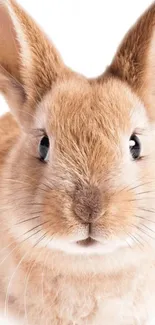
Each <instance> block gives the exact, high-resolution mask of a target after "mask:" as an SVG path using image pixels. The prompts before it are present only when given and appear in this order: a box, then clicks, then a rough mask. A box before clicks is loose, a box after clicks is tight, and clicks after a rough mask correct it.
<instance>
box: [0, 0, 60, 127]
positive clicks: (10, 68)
mask: <svg viewBox="0 0 155 325" xmlns="http://www.w3.org/2000/svg"><path fill="white" fill-rule="evenodd" d="M63 68H64V65H63V62H62V60H61V58H60V56H59V54H58V52H57V51H56V49H55V48H54V46H53V44H52V43H51V42H50V41H49V40H48V38H47V37H46V35H45V34H44V33H43V32H42V31H41V30H40V28H39V27H38V26H37V24H36V23H35V22H34V21H33V19H32V18H31V17H30V16H29V15H28V14H27V13H25V11H24V10H23V9H22V8H21V7H20V6H19V5H18V4H17V3H16V2H15V1H14V0H0V91H1V92H2V93H3V94H4V96H5V97H6V100H7V101H8V103H9V106H10V108H11V109H12V110H13V113H14V114H15V115H16V117H17V119H18V120H19V121H20V123H23V119H22V117H23V116H24V120H26V119H28V116H29V119H30V114H24V113H29V112H30V113H31V114H32V112H34V111H35V108H36V103H38V102H39V101H40V100H41V99H42V96H43V95H44V94H45V93H46V92H47V91H48V90H49V89H50V88H51V86H52V84H53V83H54V82H55V81H56V79H57V77H58V76H59V75H60V73H61V71H62V70H63ZM31 116H32V115H31ZM31 119H32V118H31Z"/></svg>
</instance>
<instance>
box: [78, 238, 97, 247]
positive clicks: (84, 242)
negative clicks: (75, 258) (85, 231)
mask: <svg viewBox="0 0 155 325" xmlns="http://www.w3.org/2000/svg"><path fill="white" fill-rule="evenodd" d="M76 243H77V244H78V245H80V246H84V247H90V246H94V245H96V244H97V241H96V240H95V239H93V238H91V237H88V238H86V239H84V240H79V241H77V242H76Z"/></svg>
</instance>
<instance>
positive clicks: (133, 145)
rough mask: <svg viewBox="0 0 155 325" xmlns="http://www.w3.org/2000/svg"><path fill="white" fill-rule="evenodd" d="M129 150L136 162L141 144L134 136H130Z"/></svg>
mask: <svg viewBox="0 0 155 325" xmlns="http://www.w3.org/2000/svg"><path fill="white" fill-rule="evenodd" d="M129 149H130V153H131V156H132V158H133V159H134V160H138V159H139V158H140V157H141V143H140V140H139V138H138V136H137V135H136V134H132V136H131V138H130V141H129Z"/></svg>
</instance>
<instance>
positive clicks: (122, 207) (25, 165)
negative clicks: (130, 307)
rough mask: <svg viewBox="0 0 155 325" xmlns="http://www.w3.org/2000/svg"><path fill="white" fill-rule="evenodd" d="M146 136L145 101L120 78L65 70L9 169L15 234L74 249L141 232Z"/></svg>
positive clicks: (149, 133) (120, 243)
mask: <svg viewBox="0 0 155 325" xmlns="http://www.w3.org/2000/svg"><path fill="white" fill-rule="evenodd" d="M111 94H112V96H111ZM21 134H22V133H21ZM152 141H153V129H151V123H150V121H149V119H148V117H147V114H146V109H145V108H144V105H143V104H142V103H141V102H140V100H139V99H138V98H137V97H136V95H134V94H133V93H132V92H131V91H130V89H129V88H128V87H127V86H126V85H124V84H123V83H122V82H121V81H119V80H116V79H115V78H110V79H107V80H105V81H104V82H102V83H101V84H100V83H97V82H96V81H92V82H91V83H89V82H88V81H87V80H86V79H85V78H83V77H76V75H74V74H71V75H70V76H69V78H66V79H64V81H61V82H59V83H58V84H55V86H54V87H53V89H52V90H49V91H48V93H47V94H46V95H45V96H44V98H43V100H42V101H41V102H40V103H39V104H38V107H37V113H36V115H35V116H34V126H33V128H32V129H31V130H30V132H27V133H23V134H22V138H21V139H20V141H19V143H18V144H17V148H16V151H13V152H12V156H11V159H12V166H11V169H10V168H9V170H7V174H8V172H9V173H10V175H9V179H12V183H11V184H10V182H9V186H8V188H9V202H10V204H11V214H12V211H13V219H12V222H13V224H14V223H15V220H16V222H17V224H18V223H19V224H18V226H16V227H13V229H14V231H15V234H16V236H18V235H20V234H21V233H23V234H25V233H26V237H25V238H27V237H30V238H29V239H28V240H29V241H30V243H33V244H35V243H36V242H37V243H38V246H39V245H40V246H42V245H45V244H47V247H49V248H52V249H58V250H63V251H65V252H68V253H72V254H77V253H80V254H81V253H82V254H94V253H95V254H105V253H108V252H111V251H113V250H116V249H118V248H120V247H124V246H125V247H127V246H128V245H130V246H134V245H137V242H138V240H139V238H140V237H144V239H147V238H145V237H147V235H146V234H145V230H146V229H145V227H149V225H150V223H149V221H147V220H146V219H145V214H146V211H145V210H147V208H148V205H149V207H150V206H154V203H153V200H151V197H152V194H151V187H153V184H152V182H151V177H152V175H153V173H154V171H153V164H151V159H152V158H151V157H153V155H154V153H153V150H152ZM132 144H133V146H132ZM136 155H137V156H136ZM148 157H149V158H148ZM152 160H153V159H152ZM151 166H152V167H151ZM147 188H149V191H148V189H147ZM14 193H16V197H18V206H16V205H14ZM148 214H149V218H148V219H150V220H151V217H152V216H151V212H150V213H149V212H148ZM21 216H22V217H21ZM143 218H144V220H143ZM13 224H12V226H13ZM31 229H32V232H31ZM143 232H144V233H143ZM33 234H34V235H33ZM147 234H148V237H149V232H147ZM22 239H23V238H22V237H21V238H20V239H19V240H22Z"/></svg>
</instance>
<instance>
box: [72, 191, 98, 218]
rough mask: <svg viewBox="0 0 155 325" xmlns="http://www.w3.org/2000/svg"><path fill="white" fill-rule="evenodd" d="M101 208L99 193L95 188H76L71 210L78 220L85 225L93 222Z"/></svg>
mask: <svg viewBox="0 0 155 325" xmlns="http://www.w3.org/2000/svg"><path fill="white" fill-rule="evenodd" d="M101 207H102V202H101V193H100V190H99V189H98V188H97V187H96V186H81V185H80V186H78V187H77V189H76V191H75V196H74V203H73V210H74V212H75V214H76V216H78V218H79V219H80V220H82V221H84V222H87V223H93V222H95V220H96V219H97V218H98V217H99V215H100V212H101Z"/></svg>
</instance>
